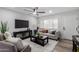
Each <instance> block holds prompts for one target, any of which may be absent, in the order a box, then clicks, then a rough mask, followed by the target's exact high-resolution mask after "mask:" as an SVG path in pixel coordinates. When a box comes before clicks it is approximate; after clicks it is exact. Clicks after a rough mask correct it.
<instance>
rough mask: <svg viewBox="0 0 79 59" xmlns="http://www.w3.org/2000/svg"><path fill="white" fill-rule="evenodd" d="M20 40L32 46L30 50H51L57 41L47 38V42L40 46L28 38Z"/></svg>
mask: <svg viewBox="0 0 79 59" xmlns="http://www.w3.org/2000/svg"><path fill="white" fill-rule="evenodd" d="M22 42H23V45H30V46H31V48H32V51H31V52H52V51H53V50H54V48H55V46H56V45H57V43H58V41H54V40H50V39H49V42H48V44H46V45H45V46H44V47H43V46H41V45H39V44H36V43H34V42H32V41H30V39H29V38H28V39H25V40H23V41H22Z"/></svg>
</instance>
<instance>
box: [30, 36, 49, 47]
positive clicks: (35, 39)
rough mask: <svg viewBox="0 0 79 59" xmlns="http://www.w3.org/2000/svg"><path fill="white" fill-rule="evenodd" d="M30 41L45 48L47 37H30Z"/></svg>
mask: <svg viewBox="0 0 79 59" xmlns="http://www.w3.org/2000/svg"><path fill="white" fill-rule="evenodd" d="M30 40H31V41H32V42H35V43H37V44H39V45H42V46H45V45H46V44H47V43H48V37H47V36H31V37H30Z"/></svg>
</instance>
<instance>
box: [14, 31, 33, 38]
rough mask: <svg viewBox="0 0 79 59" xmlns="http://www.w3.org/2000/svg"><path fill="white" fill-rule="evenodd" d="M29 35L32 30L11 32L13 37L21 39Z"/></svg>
mask: <svg viewBox="0 0 79 59" xmlns="http://www.w3.org/2000/svg"><path fill="white" fill-rule="evenodd" d="M31 35H32V30H26V31H18V32H13V36H14V37H20V38H21V39H25V38H29V37H31Z"/></svg>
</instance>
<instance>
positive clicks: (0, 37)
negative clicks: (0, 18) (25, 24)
mask: <svg viewBox="0 0 79 59" xmlns="http://www.w3.org/2000/svg"><path fill="white" fill-rule="evenodd" d="M2 40H5V36H4V34H3V33H1V34H0V41H2Z"/></svg>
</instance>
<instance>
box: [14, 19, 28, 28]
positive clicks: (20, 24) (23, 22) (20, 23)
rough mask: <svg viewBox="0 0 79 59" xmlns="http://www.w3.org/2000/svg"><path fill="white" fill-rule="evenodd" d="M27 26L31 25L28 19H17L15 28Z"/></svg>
mask: <svg viewBox="0 0 79 59" xmlns="http://www.w3.org/2000/svg"><path fill="white" fill-rule="evenodd" d="M27 27H29V21H28V20H19V19H15V28H27Z"/></svg>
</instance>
